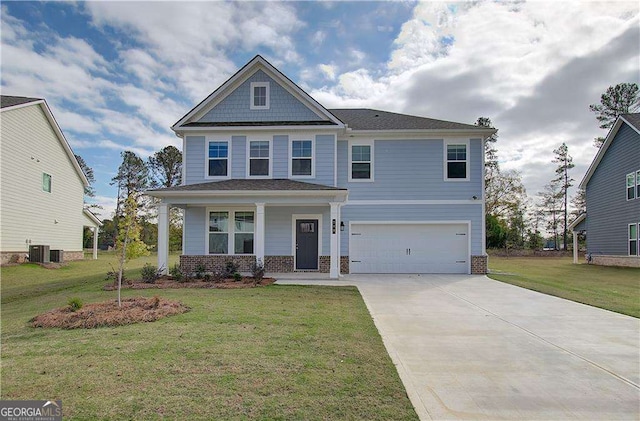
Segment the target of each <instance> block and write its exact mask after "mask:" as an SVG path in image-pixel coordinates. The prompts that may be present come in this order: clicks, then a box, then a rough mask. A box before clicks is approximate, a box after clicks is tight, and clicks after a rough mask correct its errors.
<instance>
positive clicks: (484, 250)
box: [480, 139, 489, 264]
mask: <svg viewBox="0 0 640 421" xmlns="http://www.w3.org/2000/svg"><path fill="white" fill-rule="evenodd" d="M486 141H487V139H480V149H481V155H482V159H481V163H480V165H481V169H482V171H481V174H482V175H481V176H480V180H481V184H482V190H481V191H480V198H481V201H482V226H483V227H486V226H487V207H486V202H485V192H486V186H485V179H484V178H485V171H486V170H487V168H486V165H485V149H486V146H485V144H486ZM480 232H481V235H480V241H482V255H483V256H486V255H487V230H486V228H485V229H481V230H480ZM487 259H489V257H488V256H487ZM488 263H489V262H487V264H488Z"/></svg>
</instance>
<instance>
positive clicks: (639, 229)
mask: <svg viewBox="0 0 640 421" xmlns="http://www.w3.org/2000/svg"><path fill="white" fill-rule="evenodd" d="M639 242H640V223H638V224H629V256H639V255H640V250H638V243H639Z"/></svg>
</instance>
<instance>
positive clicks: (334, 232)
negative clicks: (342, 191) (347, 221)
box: [329, 202, 340, 279]
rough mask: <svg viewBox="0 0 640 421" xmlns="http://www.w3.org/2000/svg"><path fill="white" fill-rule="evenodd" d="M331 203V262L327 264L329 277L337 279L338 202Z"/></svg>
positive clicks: (338, 272) (338, 254) (338, 264)
mask: <svg viewBox="0 0 640 421" xmlns="http://www.w3.org/2000/svg"><path fill="white" fill-rule="evenodd" d="M329 205H331V226H330V228H329V229H330V230H331V231H330V232H331V237H330V238H331V262H330V266H329V277H330V278H332V279H337V278H338V277H339V276H340V243H339V239H340V237H339V235H340V234H339V232H340V212H339V211H340V204H339V203H337V202H331V203H329Z"/></svg>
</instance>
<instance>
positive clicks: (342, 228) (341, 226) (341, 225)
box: [340, 221, 344, 231]
mask: <svg viewBox="0 0 640 421" xmlns="http://www.w3.org/2000/svg"><path fill="white" fill-rule="evenodd" d="M340 231H344V221H340Z"/></svg>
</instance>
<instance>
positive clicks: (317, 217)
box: [291, 213, 323, 270]
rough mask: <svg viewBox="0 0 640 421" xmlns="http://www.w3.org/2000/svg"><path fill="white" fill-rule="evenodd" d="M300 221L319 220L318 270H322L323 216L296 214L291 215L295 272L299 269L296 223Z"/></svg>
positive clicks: (292, 252)
mask: <svg viewBox="0 0 640 421" xmlns="http://www.w3.org/2000/svg"><path fill="white" fill-rule="evenodd" d="M298 219H317V220H318V270H320V256H321V255H322V235H323V231H322V214H316V213H294V214H292V215H291V254H292V255H293V270H304V269H298V263H297V261H296V231H297V229H296V221H297V220H298Z"/></svg>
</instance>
